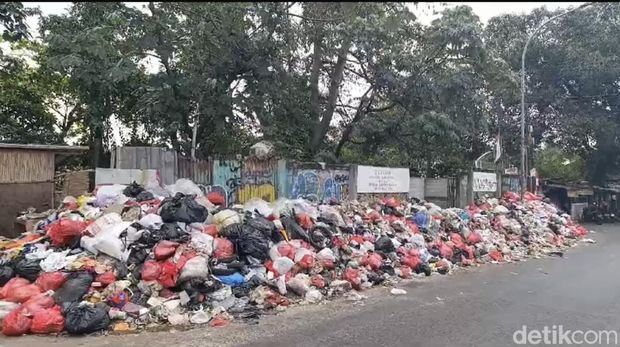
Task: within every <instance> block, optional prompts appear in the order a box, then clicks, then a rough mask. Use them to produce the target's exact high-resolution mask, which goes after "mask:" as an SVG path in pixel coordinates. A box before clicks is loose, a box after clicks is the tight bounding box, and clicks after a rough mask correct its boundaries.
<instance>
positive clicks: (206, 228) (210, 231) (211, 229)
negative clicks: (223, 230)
mask: <svg viewBox="0 0 620 347" xmlns="http://www.w3.org/2000/svg"><path fill="white" fill-rule="evenodd" d="M202 233H203V234H207V235H211V236H213V237H216V236H217V226H216V225H215V224H207V225H203V226H202Z"/></svg>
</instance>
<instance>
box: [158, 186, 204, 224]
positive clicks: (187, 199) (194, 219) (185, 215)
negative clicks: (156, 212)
mask: <svg viewBox="0 0 620 347" xmlns="http://www.w3.org/2000/svg"><path fill="white" fill-rule="evenodd" d="M195 197H196V196H195V195H185V194H183V193H177V194H176V195H175V196H174V197H173V198H166V199H164V201H162V204H161V212H160V216H161V219H162V220H163V221H164V223H170V222H182V223H202V222H204V221H205V219H207V209H206V208H205V207H204V206H202V205H200V204H198V203H197V202H196V200H194V198H195Z"/></svg>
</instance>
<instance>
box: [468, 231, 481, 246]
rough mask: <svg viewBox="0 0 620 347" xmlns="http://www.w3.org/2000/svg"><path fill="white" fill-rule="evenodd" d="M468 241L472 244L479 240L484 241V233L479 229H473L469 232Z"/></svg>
mask: <svg viewBox="0 0 620 347" xmlns="http://www.w3.org/2000/svg"><path fill="white" fill-rule="evenodd" d="M467 242H468V243H469V244H471V245H475V244H477V243H479V242H482V235H480V233H479V232H477V231H472V232H471V233H469V236H468V237H467Z"/></svg>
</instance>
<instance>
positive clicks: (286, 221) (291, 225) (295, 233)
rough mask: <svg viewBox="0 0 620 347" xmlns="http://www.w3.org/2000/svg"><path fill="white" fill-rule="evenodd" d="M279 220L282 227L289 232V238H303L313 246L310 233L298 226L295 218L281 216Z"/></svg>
mask: <svg viewBox="0 0 620 347" xmlns="http://www.w3.org/2000/svg"><path fill="white" fill-rule="evenodd" d="M280 221H281V222H282V225H283V226H284V229H285V230H286V232H287V233H288V234H289V237H290V238H291V239H300V240H304V241H306V242H308V243H310V244H312V245H313V246H314V244H313V243H314V241H313V240H311V239H310V235H309V234H308V232H307V231H305V230H304V229H303V228H302V227H301V226H299V224H297V222H296V221H295V218H293V217H288V216H287V217H282V218H281V219H280Z"/></svg>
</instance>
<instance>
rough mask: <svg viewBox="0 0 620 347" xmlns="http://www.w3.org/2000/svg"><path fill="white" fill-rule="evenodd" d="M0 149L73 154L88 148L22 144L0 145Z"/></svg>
mask: <svg viewBox="0 0 620 347" xmlns="http://www.w3.org/2000/svg"><path fill="white" fill-rule="evenodd" d="M2 149H25V150H37V151H49V152H55V153H75V152H85V151H87V150H88V147H87V146H58V145H39V144H22V143H0V150H2Z"/></svg>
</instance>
